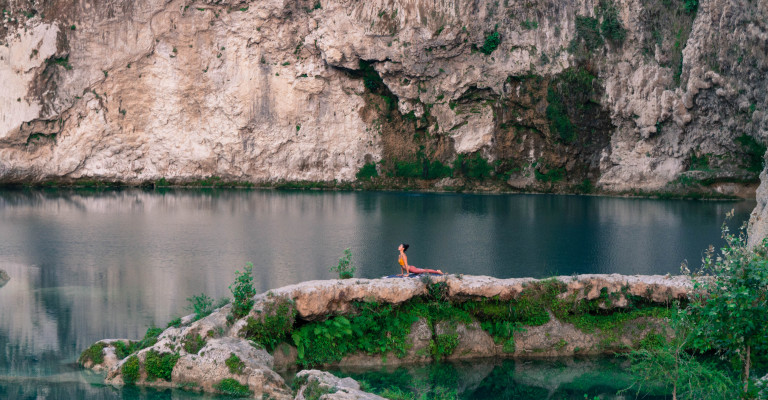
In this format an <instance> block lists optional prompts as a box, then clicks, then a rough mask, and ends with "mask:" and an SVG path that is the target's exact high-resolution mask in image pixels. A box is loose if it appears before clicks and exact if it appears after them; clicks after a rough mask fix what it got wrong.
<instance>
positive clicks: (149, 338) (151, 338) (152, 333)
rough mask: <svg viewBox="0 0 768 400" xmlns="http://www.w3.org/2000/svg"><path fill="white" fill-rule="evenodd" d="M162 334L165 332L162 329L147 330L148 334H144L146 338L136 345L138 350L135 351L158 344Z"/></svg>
mask: <svg viewBox="0 0 768 400" xmlns="http://www.w3.org/2000/svg"><path fill="white" fill-rule="evenodd" d="M161 333H163V330H162V329H160V328H155V327H149V328H147V333H145V334H144V338H143V339H141V340H140V341H139V343H136V348H135V349H134V351H136V350H141V349H146V348H147V347H150V346H154V344H155V343H157V337H158V336H160V334H161Z"/></svg>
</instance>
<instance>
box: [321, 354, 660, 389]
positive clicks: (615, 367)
mask: <svg viewBox="0 0 768 400" xmlns="http://www.w3.org/2000/svg"><path fill="white" fill-rule="evenodd" d="M627 367H628V365H626V363H625V362H623V360H622V359H620V358H614V357H611V358H608V357H589V358H560V359H556V360H548V359H542V360H526V361H513V360H503V361H502V360H495V361H491V360H475V361H472V362H457V363H439V364H434V365H425V366H409V367H397V368H392V367H390V368H376V369H368V370H364V371H361V370H360V369H359V368H357V369H355V370H347V369H338V370H333V371H332V372H333V373H335V374H337V375H339V376H350V377H352V378H354V379H357V380H359V381H364V382H366V383H367V384H369V385H370V386H371V388H373V390H374V391H376V392H381V391H384V390H387V389H388V390H390V391H403V392H408V393H416V396H415V398H420V397H421V396H422V395H425V394H426V395H427V397H428V398H432V396H435V395H436V394H440V393H451V394H455V395H456V396H457V397H458V398H460V399H500V400H502V399H516V400H541V399H557V400H560V399H563V400H565V399H573V400H576V399H578V400H583V399H584V398H585V396H588V398H590V399H592V398H595V397H599V398H600V399H631V398H635V394H636V393H635V392H625V393H624V394H622V395H617V392H619V391H621V390H623V389H626V388H628V387H630V386H631V385H632V376H631V375H630V374H629V373H628V372H626V369H627ZM649 389H650V391H645V392H642V393H639V395H640V398H643V399H648V400H653V399H664V398H666V397H665V396H664V395H665V394H667V393H665V392H664V391H663V390H662V389H661V388H653V387H649ZM437 398H439V396H438V397H437Z"/></svg>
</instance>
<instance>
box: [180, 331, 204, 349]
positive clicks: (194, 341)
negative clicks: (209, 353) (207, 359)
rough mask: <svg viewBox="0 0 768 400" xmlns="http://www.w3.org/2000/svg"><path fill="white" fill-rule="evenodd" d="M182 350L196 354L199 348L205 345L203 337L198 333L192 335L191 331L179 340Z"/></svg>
mask: <svg viewBox="0 0 768 400" xmlns="http://www.w3.org/2000/svg"><path fill="white" fill-rule="evenodd" d="M181 343H182V346H183V347H184V351H186V352H187V353H189V354H197V353H198V352H199V351H200V349H202V348H203V347H205V339H204V338H203V337H202V336H200V335H198V334H195V335H192V334H191V333H190V334H188V335H187V336H185V337H184V339H182V341H181Z"/></svg>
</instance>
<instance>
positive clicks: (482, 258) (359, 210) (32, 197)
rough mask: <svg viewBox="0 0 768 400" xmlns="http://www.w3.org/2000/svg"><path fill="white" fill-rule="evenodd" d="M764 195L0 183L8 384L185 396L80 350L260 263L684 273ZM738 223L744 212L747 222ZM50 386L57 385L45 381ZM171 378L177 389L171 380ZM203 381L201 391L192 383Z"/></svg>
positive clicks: (298, 269)
mask: <svg viewBox="0 0 768 400" xmlns="http://www.w3.org/2000/svg"><path fill="white" fill-rule="evenodd" d="M753 207H754V202H748V201H745V202H735V203H734V202H692V201H674V200H648V199H624V198H600V197H580V196H551V195H464V194H419V193H362V192H280V191H260V190H255V191H236V190H231V191H226V190H225V191H205V190H194V191H193V190H166V191H145V190H138V189H134V190H111V191H72V190H0V269H3V270H5V271H6V272H7V273H8V275H9V276H10V277H11V280H10V281H9V282H8V283H7V284H5V285H4V286H2V287H0V398H37V397H38V396H42V397H40V398H155V397H157V398H168V397H164V396H171V395H172V396H173V398H180V396H181V397H188V396H193V395H191V394H188V393H185V392H178V391H176V392H155V391H141V390H135V389H131V390H117V389H113V388H109V387H102V386H94V385H93V383H94V382H99V380H100V377H98V376H91V375H89V374H84V373H83V372H81V371H80V370H79V369H78V368H77V367H76V366H75V365H74V362H75V360H76V359H77V356H78V355H79V353H80V351H82V350H83V349H84V348H86V347H88V346H89V345H90V344H92V343H93V342H94V341H96V340H99V339H102V338H139V337H141V336H143V333H144V331H145V330H146V328H147V327H148V326H150V325H156V326H165V324H166V323H167V322H168V321H170V320H171V319H173V318H174V317H177V316H180V315H184V314H186V313H188V312H187V311H186V310H185V307H186V306H187V304H188V303H187V301H186V299H187V298H188V297H190V296H192V295H195V294H199V293H202V292H204V293H207V294H208V295H209V296H212V297H215V298H219V297H223V296H228V295H229V291H228V289H227V287H228V285H229V284H230V283H231V282H232V281H233V279H234V271H235V270H236V269H238V268H242V266H243V265H244V264H245V263H246V262H248V261H252V262H253V263H254V272H255V275H256V282H255V284H256V287H257V289H259V290H261V291H266V290H268V289H269V288H273V287H279V286H282V285H287V284H292V283H297V282H301V281H306V280H312V279H328V278H332V277H333V274H332V273H331V272H329V271H328V268H329V266H331V265H335V264H336V262H337V261H338V258H339V257H340V256H341V254H342V251H343V250H344V249H345V248H347V247H349V248H351V249H352V253H353V254H354V263H355V264H356V265H357V268H358V269H357V274H356V276H359V277H364V278H374V277H380V276H383V275H388V274H393V273H397V272H398V271H399V268H398V265H397V250H396V248H397V245H398V244H399V243H400V242H407V243H410V244H411V249H410V250H409V251H408V254H409V261H410V262H411V264H414V265H416V266H418V267H422V268H424V267H427V268H442V269H443V270H445V271H447V272H450V273H463V274H476V275H478V274H479V275H491V276H496V277H502V278H506V277H524V276H533V277H546V276H550V275H555V274H561V275H570V274H575V273H613V272H616V273H623V274H663V273H667V272H671V273H676V272H677V271H678V270H679V265H680V262H681V261H683V260H684V259H687V260H688V261H689V262H690V264H691V265H692V266H696V265H698V260H699V259H700V257H701V253H702V250H703V249H704V248H705V247H706V246H707V245H709V244H711V243H714V244H718V243H719V233H720V230H719V226H720V224H721V223H722V220H723V218H724V216H725V213H726V212H727V211H729V210H731V209H732V208H733V209H735V210H736V220H738V221H739V222H740V221H743V220H745V219H746V218H748V215H749V212H750V211H751V210H752V208H753ZM736 225H738V222H737V223H736ZM46 393H47V394H46ZM169 393H171V394H169ZM193 397H194V396H193Z"/></svg>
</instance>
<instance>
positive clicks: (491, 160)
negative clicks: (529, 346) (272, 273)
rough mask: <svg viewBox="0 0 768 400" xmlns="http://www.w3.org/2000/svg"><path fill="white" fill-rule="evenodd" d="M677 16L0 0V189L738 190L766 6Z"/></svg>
mask: <svg viewBox="0 0 768 400" xmlns="http://www.w3.org/2000/svg"><path fill="white" fill-rule="evenodd" d="M685 4H688V3H685V2H673V4H672V5H670V6H667V5H664V4H663V3H658V2H645V1H639V0H626V1H624V0H622V1H615V2H594V1H590V0H569V1H565V2H559V3H537V4H527V3H526V4H522V3H515V2H506V3H505V2H501V3H499V2H491V1H474V2H471V3H458V2H444V3H434V2H423V1H422V2H408V1H394V2H370V1H368V2H357V1H353V0H321V1H307V0H270V1H261V2H251V1H247V0H222V1H215V2H214V1H208V0H205V1H203V0H201V1H197V2H190V1H187V0H172V1H165V0H141V1H127V0H108V1H99V2H93V1H84V2H79V3H77V4H76V5H71V4H64V3H61V2H41V1H32V2H21V1H18V0H0V8H2V9H3V10H4V11H3V13H4V14H3V16H2V17H3V24H2V26H0V81H2V82H3V83H4V89H5V90H3V91H2V93H0V109H2V110H3V113H2V115H0V182H5V183H8V182H36V181H45V180H62V181H72V180H84V179H87V180H91V179H96V180H106V181H120V182H126V183H131V184H140V183H145V182H154V181H158V180H164V181H163V182H176V183H183V182H194V181H196V180H199V179H202V178H205V177H215V178H220V179H222V180H228V181H247V182H256V183H265V182H275V181H280V180H288V181H302V180H308V181H334V180H336V181H339V182H349V181H354V180H355V179H356V174H357V173H358V172H359V171H361V167H363V166H364V165H365V164H368V165H372V164H374V163H375V164H376V165H375V167H374V169H377V170H378V174H380V175H395V176H400V177H403V178H405V177H422V178H427V179H429V181H430V182H431V183H430V184H431V185H434V186H439V187H442V188H451V187H460V186H462V185H467V184H468V182H469V181H474V180H481V181H482V182H484V183H480V184H478V186H477V188H479V189H483V188H493V187H494V185H496V186H495V187H502V188H506V189H522V190H568V191H590V190H594V189H598V190H604V191H612V192H622V191H630V190H645V191H655V190H667V189H669V188H671V187H673V188H682V189H683V190H688V189H690V188H691V187H696V186H699V185H701V186H704V187H706V190H709V191H711V192H716V193H717V192H722V193H726V194H740V195H746V196H749V190H747V191H746V192H745V191H743V189H744V187H747V188H748V189H749V187H752V190H754V187H753V186H750V185H753V183H754V182H756V178H757V172H758V171H759V170H760V166H759V164H760V162H759V158H760V157H761V156H762V153H761V152H764V150H765V147H764V146H762V142H763V141H764V139H765V136H766V128H767V127H768V110H766V109H765V104H768V101H766V97H765V96H766V93H765V91H764V90H763V88H764V87H765V86H766V76H768V74H766V72H767V70H768V62H767V61H766V55H765V51H764V49H765V46H766V43H768V35H766V32H768V26H767V25H766V21H768V15H766V12H768V11H766V9H765V7H762V6H761V5H760V4H761V3H759V2H743V1H740V0H703V1H700V2H699V3H698V7H692V8H687V9H686V8H685ZM691 4H694V3H693V2H691ZM756 157H757V158H758V160H757V161H756V162H755V158H756ZM368 173H371V171H370V169H369V170H368ZM372 174H375V173H372ZM490 175H494V176H496V177H499V178H502V179H500V180H489V179H485V180H482V179H483V178H487V177H488V176H490ZM449 176H453V177H452V178H450V177H449ZM441 178H444V179H442V180H441ZM498 182H501V183H498ZM670 182H672V186H668V185H669V184H670ZM558 188H559V189H558Z"/></svg>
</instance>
